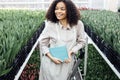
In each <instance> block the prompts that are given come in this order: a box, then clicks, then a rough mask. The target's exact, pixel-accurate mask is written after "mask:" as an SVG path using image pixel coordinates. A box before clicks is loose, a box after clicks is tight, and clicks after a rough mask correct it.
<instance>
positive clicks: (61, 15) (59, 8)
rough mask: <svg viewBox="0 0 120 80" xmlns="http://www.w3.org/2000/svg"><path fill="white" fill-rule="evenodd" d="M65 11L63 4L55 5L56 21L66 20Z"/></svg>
mask: <svg viewBox="0 0 120 80" xmlns="http://www.w3.org/2000/svg"><path fill="white" fill-rule="evenodd" d="M66 12H67V10H66V6H65V3H64V2H59V3H57V5H56V7H55V15H56V18H57V19H58V20H66V19H67V13H66Z"/></svg>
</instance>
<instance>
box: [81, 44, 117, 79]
mask: <svg viewBox="0 0 120 80" xmlns="http://www.w3.org/2000/svg"><path fill="white" fill-rule="evenodd" d="M82 60H83V59H82ZM81 67H82V68H83V62H82V64H81ZM85 79H86V80H119V78H118V77H117V76H116V75H115V73H114V72H113V71H112V70H111V68H110V67H109V66H108V64H107V63H106V62H105V61H104V59H103V58H102V57H101V55H100V54H99V53H98V51H97V50H96V49H95V48H94V46H93V45H91V44H89V45H88V60H87V74H86V76H85Z"/></svg>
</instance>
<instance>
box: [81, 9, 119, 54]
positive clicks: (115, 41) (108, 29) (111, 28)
mask: <svg viewBox="0 0 120 80" xmlns="http://www.w3.org/2000/svg"><path fill="white" fill-rule="evenodd" d="M81 15H82V21H83V22H84V24H85V25H88V26H89V27H90V28H91V29H92V30H93V31H94V32H95V33H96V34H97V35H98V36H99V37H101V38H103V39H104V40H105V41H106V42H107V43H108V44H110V45H111V46H112V47H113V49H114V50H116V51H117V52H118V53H119V52H120V36H119V35H120V16H119V13H115V12H112V11H105V10H102V11H98V10H86V11H81Z"/></svg>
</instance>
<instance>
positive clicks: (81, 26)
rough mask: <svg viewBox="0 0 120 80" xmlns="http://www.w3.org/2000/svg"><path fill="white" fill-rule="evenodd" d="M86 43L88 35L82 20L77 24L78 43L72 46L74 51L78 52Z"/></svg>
mask: <svg viewBox="0 0 120 80" xmlns="http://www.w3.org/2000/svg"><path fill="white" fill-rule="evenodd" d="M85 43H86V36H85V31H84V24H83V23H82V21H79V22H78V25H77V39H76V45H75V46H74V47H73V48H72V51H73V53H76V52H77V51H78V50H79V49H81V48H83V47H84V46H85Z"/></svg>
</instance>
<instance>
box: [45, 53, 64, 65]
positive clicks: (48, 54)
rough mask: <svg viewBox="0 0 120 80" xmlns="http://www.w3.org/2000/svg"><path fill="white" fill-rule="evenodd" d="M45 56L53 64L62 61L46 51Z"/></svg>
mask: <svg viewBox="0 0 120 80" xmlns="http://www.w3.org/2000/svg"><path fill="white" fill-rule="evenodd" d="M46 56H47V57H49V58H50V59H51V60H52V61H53V62H54V63H55V64H61V63H62V62H61V61H60V60H59V59H58V58H55V57H53V56H52V55H51V54H50V53H47V54H46Z"/></svg>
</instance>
